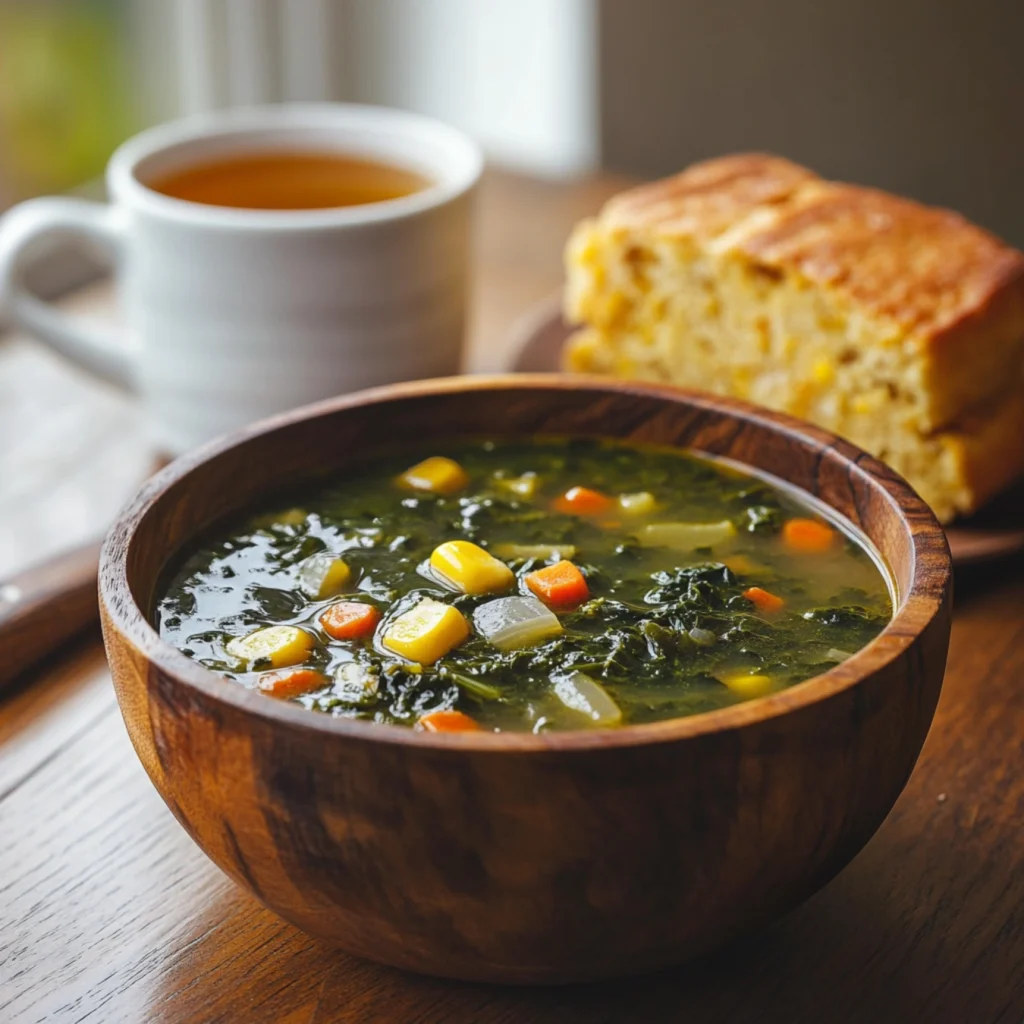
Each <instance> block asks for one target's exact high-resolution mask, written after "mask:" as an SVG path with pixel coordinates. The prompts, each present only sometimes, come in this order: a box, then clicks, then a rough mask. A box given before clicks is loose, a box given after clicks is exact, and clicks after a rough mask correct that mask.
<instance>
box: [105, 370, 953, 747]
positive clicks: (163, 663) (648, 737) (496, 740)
mask: <svg viewBox="0 0 1024 1024" xmlns="http://www.w3.org/2000/svg"><path fill="white" fill-rule="evenodd" d="M480 389H492V390H508V389H521V390H538V389H539V390H547V391H552V392H562V391H572V392H578V391H580V390H581V389H585V390H590V391H593V392H595V394H604V395H608V394H609V393H616V394H626V395H630V396H634V397H641V398H642V397H644V396H648V397H651V398H654V399H658V400H662V401H665V400H668V401H670V402H674V403H678V404H680V405H682V406H684V407H685V406H689V407H691V408H695V409H697V410H702V411H708V412H712V413H725V414H727V415H729V416H731V417H732V418H734V419H736V420H737V421H739V422H740V423H741V424H750V425H752V426H756V427H758V428H761V429H768V430H770V431H773V432H775V433H777V434H781V435H783V436H785V437H786V438H787V439H788V440H790V441H792V442H793V443H794V444H796V445H799V446H803V447H805V448H807V449H809V450H810V451H811V452H812V453H813V454H815V455H816V456H823V455H824V454H825V453H826V452H828V451H831V452H832V453H833V454H834V455H836V456H838V457H839V458H840V459H841V460H842V461H843V462H844V463H845V464H846V470H847V472H848V473H849V475H850V476H851V479H852V478H854V477H855V478H857V480H858V482H859V483H862V484H865V485H867V486H868V487H869V488H871V489H873V490H874V491H875V492H876V493H877V494H880V495H882V496H883V497H884V499H885V501H886V502H887V504H888V505H889V506H890V507H891V508H892V509H893V510H894V512H895V513H896V516H897V517H898V520H899V523H900V525H901V527H902V528H903V529H904V530H905V531H906V533H907V534H908V536H909V539H910V546H911V553H912V556H913V566H912V568H911V572H910V578H911V585H910V588H909V590H908V591H907V592H906V593H903V594H900V600H899V605H898V608H897V611H896V614H895V615H894V616H893V619H892V621H891V622H890V623H889V624H888V625H887V626H886V628H885V629H884V630H883V631H882V633H881V634H879V636H878V637H876V638H875V639H874V640H873V641H871V642H870V643H869V644H867V645H866V646H865V647H863V648H861V649H860V650H859V651H857V652H855V653H854V655H853V656H852V657H851V658H849V659H847V660H846V661H844V662H842V663H841V664H839V665H837V666H835V667H834V668H832V669H830V670H829V671H827V672H824V673H822V674H821V675H818V676H815V677H813V678H811V679H808V680H805V681H804V682H802V683H799V684H797V685H795V686H793V687H790V688H788V689H786V690H783V691H780V692H778V693H775V694H771V695H769V696H766V697H760V698H757V699H755V700H750V701H746V702H744V703H742V704H736V705H733V706H731V707H728V708H723V709H721V710H717V711H709V712H704V713H702V714H699V715H694V716H691V717H684V718H674V719H668V720H666V721H661V722H650V723H645V724H642V725H629V726H623V727H622V728H619V729H613V730H579V731H566V732H551V733H544V734H541V735H534V734H532V733H511V732H506V733H487V732H479V733H455V734H441V733H436V734H435V733H427V732H419V731H416V730H413V729H408V728H405V727H402V726H391V725H378V724H368V723H366V722H362V721H358V720H353V719H345V718H335V717H333V716H331V715H325V714H315V713H313V712H310V711H308V710H307V709H305V708H302V707H300V706H298V705H296V704H292V703H290V702H284V701H277V700H273V699H270V698H268V697H267V696H265V695H263V694H260V693H258V692H256V691H253V690H250V689H248V688H246V687H243V686H239V685H237V684H226V683H225V680H224V679H223V677H221V676H219V675H218V674H217V673H216V672H213V671H211V670H210V669H207V668H205V667H204V666H202V665H200V664H199V663H198V662H195V661H193V660H192V659H190V658H188V657H186V655H184V654H182V653H181V652H180V651H178V650H177V649H176V648H174V647H172V646H171V645H170V644H168V643H165V642H164V641H163V640H161V639H160V637H159V635H158V634H157V632H156V630H155V629H154V628H153V627H152V625H150V623H149V621H148V620H147V618H146V615H145V613H144V611H143V609H141V608H140V607H139V605H138V604H137V603H136V601H135V598H134V595H133V593H132V589H131V586H130V584H129V579H128V557H129V550H130V547H131V544H132V541H133V538H134V536H135V534H136V531H137V529H138V527H139V525H140V524H141V523H142V521H143V519H144V518H145V516H146V515H147V513H148V512H149V511H150V510H151V509H152V508H153V506H154V505H155V504H156V503H157V501H158V499H159V498H160V497H161V495H163V494H164V492H166V491H167V490H168V489H169V488H170V487H171V486H172V485H174V484H176V483H178V482H179V481H181V480H182V479H183V478H184V477H186V476H187V475H188V474H189V473H190V472H192V471H193V470H194V469H196V467H198V466H200V465H202V464H203V463H205V462H208V461H210V460H212V459H214V458H216V457H217V456H219V455H221V454H223V453H224V452H226V451H227V450H228V449H230V448H232V447H234V446H236V445H239V444H242V443H244V442H247V441H250V440H253V439H255V438H257V437H261V436H263V435H266V434H268V433H271V432H272V431H275V430H277V429H279V428H282V427H287V426H289V425H291V424H294V423H298V422H300V421H302V420H306V419H311V418H316V417H319V416H325V415H330V414H334V413H337V412H341V411H343V410H346V409H352V408H358V407H361V406H365V405H371V404H375V403H380V402H387V401H390V400H402V399H406V398H415V397H417V396H430V395H443V394H452V395H455V394H459V393H463V392H465V391H467V390H480ZM495 433H497V434H500V433H501V431H500V429H499V430H496V431H495ZM805 493H806V492H805ZM836 514H837V515H840V517H841V518H848V517H842V515H841V513H839V512H838V511H837V512H836ZM911 522H912V523H913V529H912V530H911V528H910V524H911ZM171 554H173V552H169V553H168V556H170V555H171ZM951 583H952V564H951V561H950V555H949V547H948V544H947V542H946V537H945V534H944V533H943V530H942V527H941V526H940V525H939V523H938V521H937V520H936V519H935V517H934V516H933V515H932V513H931V510H930V509H929V508H928V506H927V505H926V504H925V503H924V502H923V501H922V500H921V499H920V498H919V497H918V496H917V494H916V493H915V492H914V490H913V489H912V488H911V487H910V485H909V484H908V483H907V482H906V481H905V480H903V479H902V478H901V477H899V476H898V475H896V474H895V473H894V472H893V471H892V470H890V469H889V468H888V467H886V466H884V465H883V464H882V463H880V462H879V461H878V460H877V459H875V458H873V457H872V456H870V455H868V454H867V453H865V452H863V451H861V450H860V449H857V448H856V447H855V446H853V445H851V444H850V443H849V442H847V441H844V440H842V439H840V438H838V437H836V436H835V435H833V434H830V433H828V432H827V431H824V430H822V429H820V428H818V427H815V426H812V425H810V424H807V423H803V422H801V421H799V420H796V419H793V418H792V417H789V416H786V415H784V414H781V413H776V412H771V411H768V410H765V409H760V408H757V407H755V406H752V405H749V404H747V403H746V402H742V401H739V400H736V399H731V398H724V397H719V396H713V395H709V394H706V393H702V392H692V391H685V390H683V389H680V388H676V387H672V386H669V385H661V384H649V383H641V382H631V381H618V380H611V379H609V378H607V377H587V376H581V375H578V374H573V375H571V376H569V375H564V374H521V373H520V374H501V375H493V376H479V377H477V376H473V377H465V376H462V377H448V378H440V379H434V380H426V381H415V382H410V383H404V384H395V385H386V386H384V387H380V388H373V389H370V390H366V391H361V392H358V393H356V394H352V395H346V396H344V397H341V398H332V399H328V400H326V401H323V402H318V403H315V404H313V405H308V406H304V407H302V408H299V409H296V410H293V411H290V412H287V413H283V414H281V415H278V416H275V417H271V418H269V419H266V420H263V421H261V422H259V423H256V424H253V425H252V426H250V427H246V428H244V429H242V430H239V431H237V432H235V433H232V434H229V435H226V436H224V437H222V438H220V439H217V440H215V441H212V442H210V443H208V444H206V445H204V446H202V447H200V448H198V449H196V450H195V451H193V452H190V453H188V454H186V455H184V456H182V457H180V458H179V459H177V460H176V461H175V462H173V463H171V464H170V465H169V466H167V467H166V468H165V469H163V470H162V471H161V472H159V473H158V474H156V475H155V476H154V477H152V478H151V479H150V480H149V481H148V482H147V483H146V484H145V485H144V486H143V488H142V489H141V490H140V491H139V492H138V494H137V495H136V496H135V498H134V499H132V501H130V502H129V504H128V505H127V506H125V508H124V509H123V510H122V511H121V513H120V515H119V516H118V518H117V521H116V522H115V523H114V525H113V527H112V528H111V530H110V532H109V533H108V535H107V537H106V539H105V541H104V544H103V549H102V553H101V558H100V573H99V591H100V601H101V603H102V605H103V607H104V609H105V611H106V614H107V616H108V617H109V621H110V623H111V625H112V626H113V627H114V628H116V629H117V630H118V631H119V632H120V633H121V634H122V636H123V637H124V638H125V639H127V641H128V642H129V643H131V644H132V645H133V646H134V647H136V648H137V649H138V650H139V651H140V652H141V653H142V654H143V656H144V657H145V658H146V659H147V660H148V661H149V663H150V664H151V665H152V666H155V667H156V668H157V669H158V670H160V671H161V672H163V673H164V674H166V675H167V676H169V677H171V678H173V679H175V680H177V681H178V682H180V683H181V684H183V685H185V686H188V687H193V688H194V689H196V690H198V691H200V692H201V693H203V694H204V695H206V696H207V697H210V698H212V699H213V700H214V701H219V702H223V703H224V704H227V705H231V706H234V707H236V708H238V709H241V710H242V711H244V712H246V713H249V714H252V715H255V716H257V717H259V718H262V719H265V720H270V721H271V722H276V723H279V724H280V725H282V726H284V727H287V728H288V729H292V730H305V731H307V732H309V733H313V734H321V735H322V734H326V735H335V736H338V737H339V739H350V740H358V741H367V740H370V741H373V742H377V743H383V744H399V745H407V746H413V747H424V748H446V749H453V748H455V749H458V748H463V749H466V750H472V751H474V752H488V751H493V752H494V753H496V754H498V753H501V754H509V753H517V752H520V753H529V752H533V751H545V752H552V751H566V752H569V751H584V750H594V749H602V748H603V749H607V748H616V747H632V746H638V745H646V744H657V743H671V742H676V741H679V740H685V739H688V738H691V737H697V736H705V735H708V734H713V733H715V734H722V733H727V732H733V731H736V730H741V729H744V728H745V727H748V726H752V725H755V724H759V723H762V722H764V721H767V720H769V719H772V718H776V717H778V716H780V715H784V714H788V713H790V712H793V711H796V710H798V709H801V708H805V707H808V706H810V705H813V704H817V703H819V702H822V701H825V700H828V699H829V698H831V697H833V696H835V695H837V694H839V693H842V692H843V691H846V690H848V689H851V688H853V687H856V686H857V685H858V684H859V683H861V682H862V681H864V680H865V679H867V678H869V677H871V676H873V675H875V674H876V673H877V672H879V671H881V670H882V669H883V668H884V667H885V666H887V665H889V664H890V663H892V662H894V661H897V660H898V659H899V658H900V657H902V656H903V655H904V654H905V652H906V651H907V649H908V648H910V647H911V646H912V645H913V644H914V642H915V640H916V639H917V638H918V637H919V636H920V635H921V633H923V632H924V631H925V629H926V628H927V626H928V625H929V623H930V622H931V621H932V620H933V619H934V618H935V617H936V616H937V615H938V614H939V613H940V611H941V609H942V607H943V603H944V600H945V598H946V595H947V594H948V591H949V589H950V587H951Z"/></svg>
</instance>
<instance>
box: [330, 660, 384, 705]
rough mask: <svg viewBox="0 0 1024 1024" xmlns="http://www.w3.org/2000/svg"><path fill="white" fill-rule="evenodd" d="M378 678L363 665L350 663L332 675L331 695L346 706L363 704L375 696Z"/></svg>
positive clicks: (354, 662) (378, 682)
mask: <svg viewBox="0 0 1024 1024" xmlns="http://www.w3.org/2000/svg"><path fill="white" fill-rule="evenodd" d="M379 686H380V677H379V676H378V675H377V673H376V672H371V671H370V670H369V669H368V668H367V667H366V666H365V665H360V664H359V663H358V662H356V661H350V662H347V663H346V664H344V665H342V666H341V667H340V668H339V669H338V671H337V672H335V673H334V687H333V693H334V695H335V696H336V697H338V698H340V699H341V700H343V701H345V702H346V703H348V704H364V703H366V702H367V701H371V700H373V698H374V697H376V696H377V688H378V687H379Z"/></svg>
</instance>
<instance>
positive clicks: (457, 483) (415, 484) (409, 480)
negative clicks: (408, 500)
mask: <svg viewBox="0 0 1024 1024" xmlns="http://www.w3.org/2000/svg"><path fill="white" fill-rule="evenodd" d="M467 483H469V477H468V476H467V475H466V471H465V470H464V469H463V468H462V467H461V466H460V465H459V464H458V463H457V462H455V461H454V459H446V458H444V456H441V455H432V456H431V457H430V458H429V459H424V460H423V461H422V462H417V463H416V465H415V466H410V467H409V469H407V470H406V471H405V472H404V473H403V474H402V475H401V476H400V477H399V478H398V484H399V486H401V487H405V488H407V489H408V490H411V491H428V492H430V493H432V494H453V493H454V492H455V491H461V490H462V488H463V487H465V486H466V484H467Z"/></svg>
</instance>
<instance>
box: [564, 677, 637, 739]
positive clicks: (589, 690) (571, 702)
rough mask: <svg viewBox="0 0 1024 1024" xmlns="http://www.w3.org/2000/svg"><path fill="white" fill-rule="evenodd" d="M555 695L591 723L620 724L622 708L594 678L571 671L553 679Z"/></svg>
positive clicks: (601, 724) (602, 724)
mask: <svg viewBox="0 0 1024 1024" xmlns="http://www.w3.org/2000/svg"><path fill="white" fill-rule="evenodd" d="M553 690H554V693H555V696H556V697H557V698H558V699H559V700H560V701H561V702H562V703H563V704H564V705H565V706H566V707H567V708H569V709H570V710H572V711H578V712H579V713H580V714H581V715H583V716H585V717H586V718H588V719H589V720H590V722H591V723H592V724H593V725H598V726H612V725H621V724H622V708H620V707H619V705H618V704H616V703H615V701H614V700H612V698H611V697H610V696H609V694H608V691H607V690H606V689H605V688H604V687H603V686H602V685H601V684H600V683H599V682H598V681H597V680H596V679H591V678H590V676H588V675H584V674H583V673H582V672H573V674H572V675H571V676H565V677H564V678H562V679H558V680H556V681H555V684H554V686H553Z"/></svg>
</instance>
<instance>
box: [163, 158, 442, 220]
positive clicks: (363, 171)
mask: <svg viewBox="0 0 1024 1024" xmlns="http://www.w3.org/2000/svg"><path fill="white" fill-rule="evenodd" d="M147 184H148V185H149V187H150V188H151V189H153V190H154V191H156V192H161V193H163V195H165V196H171V197H172V198H174V199H186V200H188V201H189V202H192V203H203V204H205V205H207V206H233V207H236V208H239V209H246V210H324V209H331V208H334V207H339V206H361V205H363V204H364V203H380V202H384V201H385V200H388V199H399V198H401V197H402V196H407V195H410V194H411V193H413V192H420V191H422V190H423V189H425V188H427V187H428V186H429V185H430V184H431V182H430V181H429V180H428V179H427V178H425V177H423V176H422V175H420V174H417V173H416V172H414V171H410V170H408V169H407V168H404V167H397V166H395V165H394V164H387V163H382V162H380V161H378V160H372V159H367V158H365V157H358V156H349V155H347V154H345V153H332V152H319V153H317V152H289V151H276V152H263V153H248V154H241V155H239V154H235V155H232V156H230V157H225V158H222V159H217V160H210V161H208V162H206V163H200V164H193V165H192V166H190V167H184V168H181V169H179V170H176V171H173V172H171V173H169V174H165V175H163V176H162V177H157V178H155V179H154V180H152V181H148V182H147Z"/></svg>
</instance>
